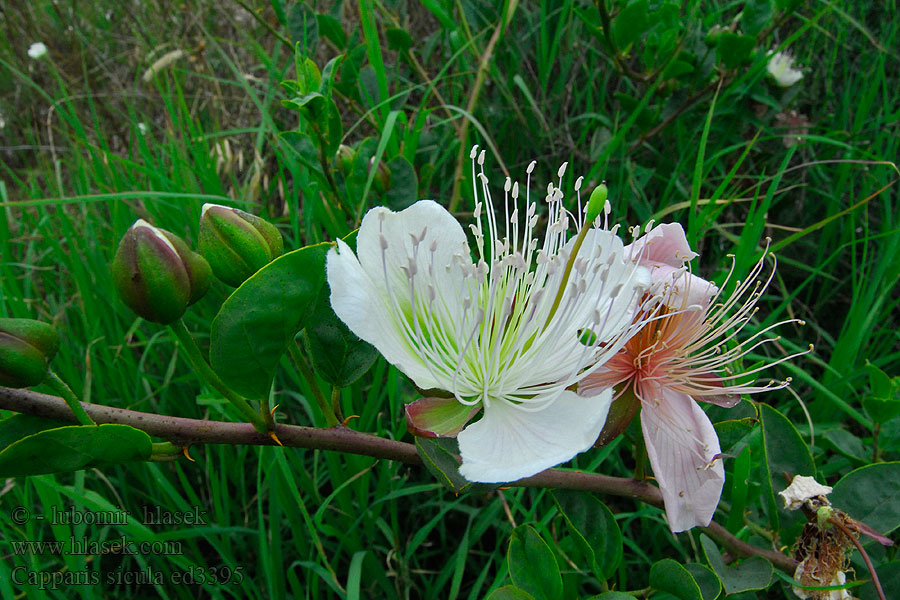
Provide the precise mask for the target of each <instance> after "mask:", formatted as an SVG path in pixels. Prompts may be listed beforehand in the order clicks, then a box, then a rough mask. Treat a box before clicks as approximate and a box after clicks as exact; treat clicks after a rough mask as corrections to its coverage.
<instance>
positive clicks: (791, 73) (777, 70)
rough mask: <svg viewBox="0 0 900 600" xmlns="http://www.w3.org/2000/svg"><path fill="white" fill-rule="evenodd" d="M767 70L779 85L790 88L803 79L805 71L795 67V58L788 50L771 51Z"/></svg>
mask: <svg viewBox="0 0 900 600" xmlns="http://www.w3.org/2000/svg"><path fill="white" fill-rule="evenodd" d="M766 70H767V71H768V72H769V75H771V76H772V79H774V80H775V83H776V84H777V85H778V86H779V87H783V88H788V87H791V86H792V85H794V84H795V83H797V82H798V81H800V80H801V79H803V72H802V71H800V70H799V69H795V68H794V59H793V58H792V57H791V55H790V54H788V53H787V52H775V53H769V62H768V63H766Z"/></svg>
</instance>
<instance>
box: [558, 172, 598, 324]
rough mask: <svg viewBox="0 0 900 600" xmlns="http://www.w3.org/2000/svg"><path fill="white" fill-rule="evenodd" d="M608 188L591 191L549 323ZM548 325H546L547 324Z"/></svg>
mask: <svg viewBox="0 0 900 600" xmlns="http://www.w3.org/2000/svg"><path fill="white" fill-rule="evenodd" d="M607 193H608V190H607V188H606V184H604V183H601V184H600V185H598V186H597V187H596V188H594V191H593V192H591V199H590V200H589V201H588V206H587V214H586V215H585V219H584V226H583V227H582V228H581V231H579V232H578V237H577V238H576V239H575V246H574V247H573V248H572V254H571V256H569V261H568V262H567V263H566V270H565V271H564V272H563V278H562V282H561V283H560V284H559V289H558V290H557V292H556V299H555V300H554V301H553V306H552V307H550V316H548V317H547V323H548V324H549V323H550V321H551V320H552V319H553V315H555V314H556V311H557V309H558V308H559V303H560V302H561V301H562V297H563V292H564V291H565V289H566V284H567V283H569V276H570V275H571V274H572V267H574V266H575V259H576V258H577V257H578V251H579V250H581V244H583V243H584V238H585V237H587V232H588V230H589V229H590V228H591V223H593V222H594V220H595V219H596V218H597V217H599V216H600V212H601V211H602V210H603V207H604V206H605V205H606V196H607ZM545 327H546V325H545Z"/></svg>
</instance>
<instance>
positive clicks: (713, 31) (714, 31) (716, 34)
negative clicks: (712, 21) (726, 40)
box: [703, 25, 729, 47]
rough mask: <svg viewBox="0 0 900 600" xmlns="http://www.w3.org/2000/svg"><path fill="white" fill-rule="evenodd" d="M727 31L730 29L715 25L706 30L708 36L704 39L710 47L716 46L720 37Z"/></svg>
mask: <svg viewBox="0 0 900 600" xmlns="http://www.w3.org/2000/svg"><path fill="white" fill-rule="evenodd" d="M726 31H729V29H728V28H727V27H723V26H721V25H713V26H712V27H711V28H710V30H709V31H707V32H706V37H705V38H704V40H703V41H704V42H705V43H706V45H707V46H709V47H712V46H715V45H716V44H717V43H718V42H719V38H720V37H722V34H723V33H725V32H726Z"/></svg>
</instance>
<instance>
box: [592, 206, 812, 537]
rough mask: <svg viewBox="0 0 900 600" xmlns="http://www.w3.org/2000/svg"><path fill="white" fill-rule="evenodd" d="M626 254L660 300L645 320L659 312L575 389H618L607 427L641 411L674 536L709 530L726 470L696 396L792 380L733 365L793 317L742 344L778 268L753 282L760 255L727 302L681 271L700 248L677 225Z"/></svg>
mask: <svg viewBox="0 0 900 600" xmlns="http://www.w3.org/2000/svg"><path fill="white" fill-rule="evenodd" d="M625 252H626V256H628V255H629V252H630V256H631V258H632V260H634V261H635V262H636V263H638V264H639V265H641V266H644V267H647V268H649V269H650V274H651V280H652V284H651V286H652V287H651V290H650V292H649V293H650V294H653V295H655V297H656V298H657V300H658V301H657V302H656V303H655V305H654V304H652V303H651V304H650V306H655V307H654V308H651V309H650V311H651V313H650V314H648V315H642V318H647V317H653V318H652V319H651V320H650V322H648V323H647V324H646V325H645V326H644V327H643V328H642V329H641V330H640V331H639V332H638V333H637V334H635V335H634V336H633V337H632V338H631V339H630V340H629V341H628V342H627V343H626V345H625V347H624V348H623V349H622V350H621V351H620V352H619V353H618V354H616V355H615V356H614V357H613V358H612V359H610V360H609V361H607V363H606V364H605V365H604V366H603V367H601V369H600V370H598V371H597V372H595V373H593V374H592V375H590V376H588V377H587V378H586V379H584V380H583V381H582V382H581V384H580V385H579V387H578V393H579V394H581V395H584V396H591V395H593V394H596V393H600V391H602V390H605V389H608V388H609V387H610V386H614V387H615V390H616V398H617V399H621V402H620V406H619V407H618V415H617V414H614V413H616V412H617V410H616V405H615V403H614V405H613V408H611V409H610V415H611V417H610V419H611V420H614V419H616V417H617V416H618V417H619V423H618V424H616V423H613V422H612V421H610V422H608V427H609V426H610V425H612V428H613V429H615V428H616V425H618V431H621V430H622V429H624V427H625V426H626V425H627V423H628V421H630V420H631V418H632V417H633V416H634V414H635V413H636V412H637V408H638V405H639V406H640V407H641V429H642V431H643V434H644V442H645V445H646V447H647V455H648V457H649V458H650V465H651V466H652V467H653V474H654V475H655V477H656V480H657V482H658V484H659V487H660V490H661V492H662V495H663V500H664V501H665V507H666V517H667V519H668V521H669V527H670V528H671V529H672V531H674V532H678V531H685V530H687V529H690V528H692V527H695V526H698V525H699V526H706V525H709V522H710V521H711V520H712V516H713V514H714V513H715V510H716V506H718V503H719V498H720V496H721V494H722V485H723V483H724V481H725V471H724V469H723V467H722V457H721V454H720V453H721V449H720V447H719V439H718V437H717V436H716V431H715V429H714V428H713V425H712V423H711V422H710V421H709V418H707V416H706V413H704V412H703V409H701V408H700V406H699V405H698V404H697V400H703V401H706V402H712V403H714V404H718V405H719V406H725V407H731V406H734V405H735V404H737V403H738V401H739V400H740V395H741V394H752V393H756V392H762V391H765V390H772V389H779V388H782V387H785V386H787V385H788V383H789V381H790V380H787V381H781V382H776V381H769V382H768V383H766V384H765V385H762V386H755V385H752V384H750V383H745V382H747V380H748V376H749V375H752V374H753V373H756V372H758V371H760V370H762V369H764V368H767V367H768V366H772V365H771V364H770V365H763V366H760V367H758V368H754V369H752V370H750V371H746V372H740V373H734V372H733V371H732V370H731V368H730V367H731V366H732V365H733V364H734V363H735V361H737V360H738V359H740V358H741V357H742V356H744V355H745V354H747V353H748V352H750V351H751V350H754V349H755V348H757V347H759V346H760V345H761V344H765V343H766V342H770V341H774V340H773V339H768V338H764V337H763V336H764V335H765V333H766V332H768V331H769V330H771V329H772V328H773V327H776V326H777V325H781V324H783V323H787V322H791V321H785V322H783V323H777V324H776V325H772V326H771V327H767V328H766V329H764V330H762V331H760V332H758V333H756V334H755V335H753V336H751V337H750V339H748V340H746V341H744V342H741V343H738V342H737V341H736V337H737V335H738V334H739V333H740V331H741V330H742V329H743V328H744V327H745V326H746V325H747V323H748V322H749V320H750V318H751V317H752V315H753V314H754V313H755V312H756V308H755V305H756V302H757V300H758V299H759V297H760V295H761V294H762V292H763V291H764V290H765V289H766V287H767V286H768V284H769V282H770V281H771V279H772V275H774V269H773V270H772V273H770V274H769V277H768V279H767V280H766V281H765V282H764V283H763V282H760V281H759V280H757V278H758V277H759V275H760V273H761V272H762V268H763V259H760V261H759V262H758V263H757V264H756V265H755V266H754V268H753V270H752V272H751V273H750V276H749V277H748V278H747V279H746V280H745V281H743V282H738V284H737V287H736V289H735V291H734V292H733V293H732V294H731V296H730V297H729V298H728V299H720V294H721V290H719V289H718V288H717V287H716V286H715V285H713V284H711V283H710V282H708V281H706V280H704V279H702V278H700V277H697V276H696V275H693V274H692V273H691V272H690V271H689V270H688V269H687V268H686V267H685V262H686V261H688V260H690V259H692V258H694V257H695V256H697V254H696V253H695V252H693V251H692V250H691V249H690V246H689V245H688V243H687V239H686V237H685V235H684V230H683V229H682V228H681V226H680V225H678V224H669V225H661V226H659V227H657V228H656V229H654V230H652V231H650V232H649V233H647V234H645V235H644V236H643V237H641V238H639V239H638V240H636V241H635V242H634V243H633V244H631V245H630V246H628V247H626V250H625ZM729 277H730V274H729ZM645 306H647V304H645ZM794 321H796V320H794ZM801 323H802V322H801ZM788 358H791V357H790V356H789V357H784V358H781V359H780V360H777V361H775V362H774V363H772V364H777V363H779V362H782V361H783V360H787V359H788ZM621 404H624V406H621ZM618 431H617V432H613V433H612V434H611V435H610V437H607V438H606V439H605V441H609V439H610V438H611V437H614V436H615V435H617V434H618ZM603 439H604V436H603V434H601V440H603Z"/></svg>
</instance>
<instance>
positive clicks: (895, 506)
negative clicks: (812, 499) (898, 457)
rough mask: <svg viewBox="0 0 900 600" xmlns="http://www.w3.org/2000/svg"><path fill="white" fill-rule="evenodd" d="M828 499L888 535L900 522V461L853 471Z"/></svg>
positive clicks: (852, 515)
mask: <svg viewBox="0 0 900 600" xmlns="http://www.w3.org/2000/svg"><path fill="white" fill-rule="evenodd" d="M828 499H829V500H831V503H832V504H833V505H834V507H835V508H839V509H840V510H842V511H844V512H845V513H847V514H848V515H850V516H851V517H853V518H854V519H856V520H858V521H862V522H863V523H865V524H866V525H868V526H869V527H871V528H872V529H874V530H876V531H878V532H880V533H882V534H885V535H887V534H888V533H890V532H891V531H893V530H894V529H896V528H897V527H898V526H900V462H890V463H879V464H875V465H868V466H865V467H860V468H858V469H856V470H855V471H850V472H849V473H847V474H846V475H844V476H843V477H842V478H841V480H840V481H838V482H837V483H836V484H835V485H834V491H833V492H832V493H831V494H830V495H829V497H828Z"/></svg>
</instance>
